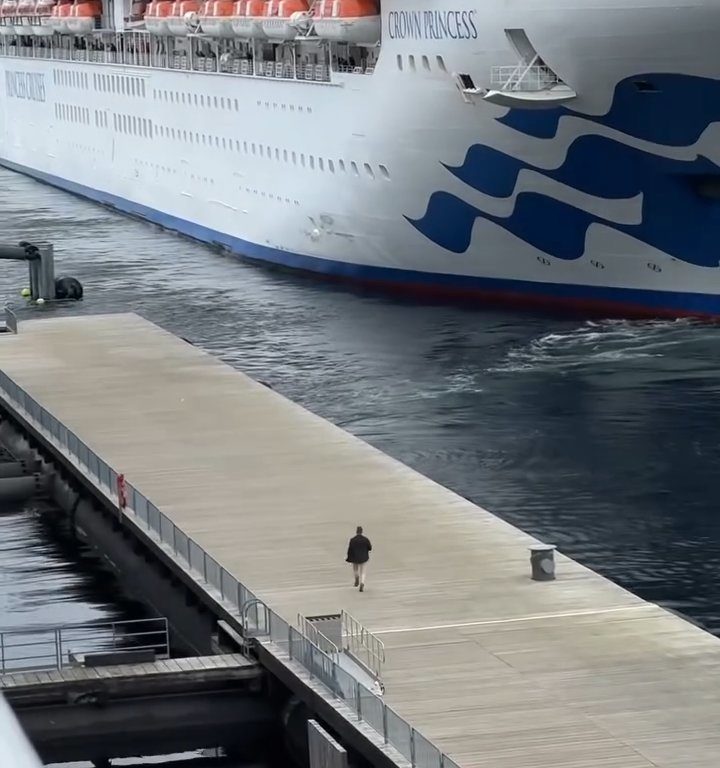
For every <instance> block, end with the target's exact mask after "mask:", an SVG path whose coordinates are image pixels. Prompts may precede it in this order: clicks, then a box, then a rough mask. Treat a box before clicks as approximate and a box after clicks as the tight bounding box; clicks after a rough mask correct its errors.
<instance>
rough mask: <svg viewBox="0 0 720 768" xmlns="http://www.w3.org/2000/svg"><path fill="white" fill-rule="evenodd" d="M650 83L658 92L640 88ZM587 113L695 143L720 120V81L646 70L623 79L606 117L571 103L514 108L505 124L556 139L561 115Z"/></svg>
mask: <svg viewBox="0 0 720 768" xmlns="http://www.w3.org/2000/svg"><path fill="white" fill-rule="evenodd" d="M639 82H644V83H648V84H650V85H651V86H653V88H654V90H651V91H643V90H638V87H637V85H636V83H639ZM566 115H573V116H575V117H581V118H582V119H583V120H589V121H591V122H594V123H599V124H600V125H606V126H608V127H609V128H614V129H615V130H617V131H620V132H621V133H624V134H625V135H626V136H633V137H635V138H636V139H644V140H645V141H652V142H654V143H655V144H664V145H666V146H671V147H686V146H689V145H690V144H694V143H695V142H696V141H697V140H698V139H699V138H700V136H701V135H702V133H703V131H704V130H705V129H706V128H707V127H708V125H710V123H714V122H717V121H718V120H720V81H718V80H711V79H710V78H706V77H695V76H692V75H676V74H668V73H663V74H661V73H655V74H643V75H637V76H634V77H629V78H626V79H625V80H621V81H620V82H619V83H618V84H617V86H616V88H615V93H614V95H613V101H612V104H611V106H610V109H609V110H608V112H607V113H606V114H604V115H588V114H585V113H583V112H576V111H575V110H573V109H570V108H568V107H559V108H558V109H550V110H522V109H514V110H510V111H509V112H508V113H507V114H506V115H505V116H503V117H501V118H499V122H501V123H503V124H504V125H507V126H508V127H510V128H514V129H515V130H516V131H520V132H521V133H524V134H527V135H528V136H535V137H537V138H541V139H552V138H554V137H555V134H556V133H557V129H558V124H559V122H560V118H562V117H564V116H566Z"/></svg>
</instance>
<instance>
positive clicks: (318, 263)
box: [0, 159, 720, 317]
mask: <svg viewBox="0 0 720 768" xmlns="http://www.w3.org/2000/svg"><path fill="white" fill-rule="evenodd" d="M0 165H3V166H5V167H6V168H9V169H11V170H14V171H18V172H19V173H22V174H25V175H27V176H32V177H33V178H35V179H38V180H39V181H42V182H45V183H46V184H50V185H52V186H55V187H59V188H60V189H64V190H66V191H68V192H72V193H73V194H76V195H79V196H81V197H85V198H89V199H90V200H93V201H95V202H99V203H102V204H104V205H109V206H112V207H113V208H115V209H117V210H119V211H122V212H124V213H129V214H131V215H133V216H138V217H140V218H143V219H146V220H147V221H150V222H153V223H154V224H158V225H160V226H161V227H164V228H166V229H171V230H175V231H177V232H180V233H182V234H183V235H187V236H188V237H191V238H193V239H195V240H200V241H202V242H205V243H210V244H219V245H223V246H225V247H227V248H229V249H230V250H231V251H233V252H234V253H236V254H238V255H239V256H244V257H246V258H250V259H254V260H258V261H264V262H269V263H272V264H277V265H281V266H283V267H288V268H290V269H296V270H301V271H304V272H313V273H316V274H320V275H324V276H325V277H329V278H333V279H338V280H347V281H353V282H356V283H360V284H363V285H369V286H376V287H379V288H385V289H388V290H392V291H395V292H400V293H407V294H412V295H417V296H424V297H434V298H450V299H456V300H460V301H473V302H474V303H476V304H482V303H483V302H493V303H504V304H515V305H524V306H535V307H544V308H549V309H565V310H572V311H578V312H581V313H592V314H600V315H606V316H623V317H658V316H663V317H677V316H705V317H708V316H713V317H716V316H720V295H712V294H697V293H672V292H669V291H651V290H638V289H632V288H605V287H598V286H588V285H567V284H563V283H540V282H531V281H525V280H506V279H500V278H486V277H473V276H464V275H449V274H439V273H431V272H416V271H413V270H403V269H394V268H391V267H372V266H366V265H363V264H351V263H347V262H341V261H334V260H330V259H322V258H318V257H315V256H306V255H302V254H299V253H292V252H290V251H283V250H279V249H276V248H268V247H267V246H263V245H258V244H256V243H251V242H248V241H246V240H241V239H240V238H237V237H232V236H230V235H228V234H225V233H223V232H219V231H217V230H214V229H210V228H208V227H203V226H202V225H200V224H195V223H193V222H191V221H187V220H186V219H180V218H177V217H175V216H171V215H170V214H167V213H163V212H162V211H158V210H156V209H154V208H149V207H147V206H144V205H140V204H139V203H135V202H132V201H131V200H127V199H125V198H123V197H118V196H116V195H112V194H109V193H107V192H103V191H101V190H98V189H94V188H92V187H87V186H85V185H83V184H77V183H76V182H74V181H69V180H67V179H63V178H61V177H59V176H54V175H52V174H49V173H45V172H43V171H39V170H36V169H34V168H30V167H27V166H24V165H19V164H17V163H13V162H11V161H9V160H5V159H0Z"/></svg>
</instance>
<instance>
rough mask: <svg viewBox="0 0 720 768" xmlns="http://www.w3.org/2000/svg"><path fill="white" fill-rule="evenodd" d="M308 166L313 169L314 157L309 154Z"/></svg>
mask: <svg viewBox="0 0 720 768" xmlns="http://www.w3.org/2000/svg"><path fill="white" fill-rule="evenodd" d="M310 168H311V169H312V170H313V171H314V170H315V158H314V156H313V155H310Z"/></svg>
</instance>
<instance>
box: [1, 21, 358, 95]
mask: <svg viewBox="0 0 720 768" xmlns="http://www.w3.org/2000/svg"><path fill="white" fill-rule="evenodd" d="M63 42H65V43H67V41H63ZM0 55H3V56H13V57H22V58H33V59H52V60H58V61H72V62H88V63H93V64H121V65H125V66H141V67H152V68H157V69H177V70H183V71H197V72H220V73H222V74H229V75H239V76H244V77H248V76H249V77H265V78H274V79H281V80H303V81H311V82H322V83H330V82H332V73H333V71H345V70H340V69H337V70H335V69H331V68H330V67H329V66H328V65H327V63H309V62H298V63H294V62H291V61H289V60H285V61H282V62H276V61H265V62H263V61H258V60H253V59H252V58H248V57H246V56H244V55H242V54H240V53H237V54H235V53H229V52H228V53H224V54H222V55H221V56H218V55H216V54H215V53H214V52H210V53H205V54H202V53H200V52H194V53H193V54H192V55H188V54H184V53H183V54H181V53H172V52H166V51H164V50H160V49H153V48H151V46H150V45H149V44H148V42H147V36H144V35H141V34H139V33H133V37H129V36H126V37H123V36H121V35H118V36H116V38H115V39H114V40H113V41H112V42H108V41H107V40H105V41H103V42H99V41H98V42H88V43H87V45H86V47H82V48H80V47H78V48H75V47H69V45H67V44H64V45H63V44H57V40H56V39H55V38H52V39H51V38H47V39H45V38H44V39H42V40H36V41H35V42H34V43H33V45H31V46H28V45H20V39H19V38H11V39H9V40H8V39H6V38H2V37H0ZM347 71H350V68H348V70H347ZM372 71H373V67H371V66H367V67H365V68H360V67H354V68H352V72H353V73H356V74H360V73H364V74H371V73H372Z"/></svg>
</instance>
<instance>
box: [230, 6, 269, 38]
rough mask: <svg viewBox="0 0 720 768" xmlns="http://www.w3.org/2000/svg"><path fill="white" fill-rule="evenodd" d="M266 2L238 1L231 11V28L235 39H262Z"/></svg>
mask: <svg viewBox="0 0 720 768" xmlns="http://www.w3.org/2000/svg"><path fill="white" fill-rule="evenodd" d="M266 5H267V2H266V0H238V2H236V3H235V8H234V9H233V12H234V15H233V20H232V28H233V31H234V32H235V35H236V36H237V37H242V38H243V39H245V40H250V39H252V38H263V37H265V32H263V27H262V23H263V18H264V16H265V6H266Z"/></svg>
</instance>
